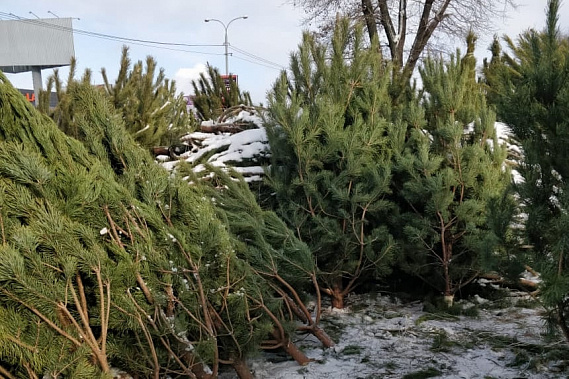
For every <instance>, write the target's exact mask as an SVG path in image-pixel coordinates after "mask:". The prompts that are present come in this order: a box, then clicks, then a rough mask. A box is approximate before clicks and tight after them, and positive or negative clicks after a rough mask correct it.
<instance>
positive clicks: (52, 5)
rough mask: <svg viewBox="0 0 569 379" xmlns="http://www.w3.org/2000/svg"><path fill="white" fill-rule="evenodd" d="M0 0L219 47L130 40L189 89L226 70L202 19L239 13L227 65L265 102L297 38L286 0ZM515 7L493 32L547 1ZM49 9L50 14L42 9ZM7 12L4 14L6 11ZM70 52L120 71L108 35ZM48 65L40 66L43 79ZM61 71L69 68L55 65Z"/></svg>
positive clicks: (87, 25) (122, 30)
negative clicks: (203, 73) (207, 69)
mask: <svg viewBox="0 0 569 379" xmlns="http://www.w3.org/2000/svg"><path fill="white" fill-rule="evenodd" d="M9 3H10V4H6V2H4V4H3V7H2V8H0V11H1V12H5V13H12V14H15V15H17V16H19V17H24V18H35V16H34V15H33V14H30V13H29V12H33V13H34V14H35V15H37V16H38V17H40V18H50V17H55V16H54V15H53V14H55V15H57V16H59V17H76V18H79V20H73V26H74V28H76V29H81V30H85V31H89V32H96V33H104V34H109V35H115V36H120V37H128V38H135V39H141V40H152V41H162V42H176V43H185V44H206V45H217V46H209V47H208V46H194V47H180V48H179V49H183V50H186V51H179V50H168V49H159V48H155V47H150V46H141V45H130V57H131V60H132V61H138V60H144V59H145V58H146V56H147V55H152V56H153V57H154V58H155V59H156V60H157V62H158V65H159V66H160V67H163V68H164V69H165V72H166V76H167V77H168V78H171V79H175V80H176V83H177V87H178V89H180V90H182V91H183V92H185V93H188V92H191V86H190V78H195V77H196V76H197V73H198V72H199V71H200V70H203V68H204V66H205V64H207V63H208V62H209V64H211V65H212V66H214V67H217V68H219V70H220V72H221V73H224V71H225V56H224V47H223V42H224V28H223V26H222V25H221V23H218V22H209V23H205V22H204V19H206V18H215V19H218V20H220V21H222V22H224V23H226V24H227V22H229V21H230V20H232V19H233V18H236V17H239V16H243V15H247V16H248V18H247V19H246V20H243V19H238V20H235V21H234V22H232V23H231V25H230V26H229V28H228V40H229V43H230V45H231V47H232V48H235V49H238V50H231V49H230V53H231V55H230V56H229V71H230V72H231V73H234V74H237V75H238V76H239V85H240V87H241V89H242V90H247V91H250V92H251V94H252V97H253V101H254V102H255V103H259V102H263V103H264V102H265V94H266V92H267V91H268V90H269V89H270V87H271V85H272V83H273V82H274V80H275V79H276V77H277V75H278V73H279V69H280V68H286V67H287V66H288V60H289V55H290V53H291V52H292V51H294V50H295V49H296V47H297V46H298V44H299V43H300V40H301V35H302V30H303V28H304V27H303V26H302V25H301V19H302V16H303V14H302V11H301V10H300V9H298V8H296V9H295V8H294V7H293V6H292V5H290V4H289V3H287V1H286V0H239V1H237V0H200V1H197V0H184V1H183V0H163V1H161V2H156V1H149V0H137V1H134V0H120V1H119V0H90V1H77V0H73V1H72V0H50V1H45V0H39V1H38V0H19V1H17V2H16V1H10V2H9ZM519 3H520V7H519V9H518V10H517V11H512V12H511V15H510V17H509V18H508V19H505V20H502V19H500V20H495V24H496V26H497V32H498V33H499V34H508V35H510V36H516V35H518V34H519V33H520V32H521V31H523V30H525V29H527V28H529V27H534V28H538V29H541V28H542V27H543V25H544V20H545V11H544V9H545V7H546V5H547V0H520V1H519ZM48 11H50V12H52V13H48ZM560 13H561V14H560V26H561V29H562V31H563V32H565V33H568V32H569V9H568V5H566V4H562V7H561V12H560ZM4 19H5V18H4ZM492 34H493V32H492V31H491V32H490V33H489V35H488V36H481V38H480V39H479V44H478V54H477V55H478V56H479V57H482V56H485V55H487V53H486V48H487V46H488V44H489V43H490V41H491V37H492ZM74 43H75V55H76V58H77V61H78V73H79V74H81V73H82V72H83V70H84V69H85V68H86V67H89V68H91V69H92V70H93V79H94V82H95V83H101V82H102V79H101V75H100V69H101V68H102V67H105V68H106V70H107V73H108V75H109V76H110V77H111V80H113V79H114V76H115V75H116V73H118V68H119V63H120V62H119V61H120V53H121V47H122V45H123V44H124V42H117V41H110V40H106V39H100V38H94V37H90V36H85V35H81V34H77V33H76V34H75V36H74ZM51 72H52V71H51V70H44V71H43V78H44V82H45V80H46V79H47V77H48V76H49V75H50V74H51ZM61 73H62V74H63V75H64V77H66V75H67V71H66V70H65V69H61ZM8 78H9V79H10V80H11V81H12V83H13V84H14V85H15V86H16V87H19V88H32V80H31V74H30V73H22V74H11V75H8Z"/></svg>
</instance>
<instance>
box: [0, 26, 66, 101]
mask: <svg viewBox="0 0 569 379" xmlns="http://www.w3.org/2000/svg"><path fill="white" fill-rule="evenodd" d="M74 56H75V49H74V45H73V25H72V19H71V18H41V19H28V18H19V19H17V20H0V70H2V71H3V72H6V73H12V74H17V73H20V72H29V71H31V72H32V80H33V85H34V97H33V98H34V103H35V104H36V105H37V100H38V99H37V97H38V96H39V93H40V91H41V89H42V78H41V70H43V69H48V68H55V67H61V66H69V64H70V63H71V58H73V57H74ZM30 96H31V95H30ZM29 98H31V97H29Z"/></svg>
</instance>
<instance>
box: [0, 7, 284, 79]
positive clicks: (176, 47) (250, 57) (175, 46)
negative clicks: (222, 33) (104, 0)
mask: <svg viewBox="0 0 569 379" xmlns="http://www.w3.org/2000/svg"><path fill="white" fill-rule="evenodd" d="M0 19H6V20H12V21H19V22H23V23H27V24H31V25H36V26H39V27H44V28H50V29H55V30H60V31H63V32H69V33H75V34H79V35H84V36H88V37H93V38H99V39H105V40H110V41H117V42H124V43H128V44H132V45H139V46H146V47H153V48H157V49H163V50H171V51H182V52H187V53H193V54H203V55H225V54H224V53H210V52H203V51H193V50H187V49H181V48H180V47H220V46H225V45H224V44H188V43H178V42H163V41H153V40H144V39H138V38H129V37H120V36H116V35H112V34H104V33H97V32H91V31H87V30H83V29H76V28H73V27H71V28H70V27H67V26H62V25H55V24H51V23H48V22H45V21H42V20H41V19H31V18H24V17H19V16H17V15H15V14H13V13H6V12H0ZM229 48H231V50H233V51H234V52H235V53H237V54H241V55H243V56H244V57H239V56H236V55H233V57H234V58H236V59H240V60H243V61H246V62H249V63H253V64H256V65H259V66H263V67H266V68H270V69H274V70H284V69H285V67H283V66H282V65H280V64H278V63H275V62H272V61H270V60H268V59H265V58H262V57H259V56H257V55H255V54H252V53H249V52H247V51H245V50H243V49H240V48H238V47H236V46H232V45H230V46H229Z"/></svg>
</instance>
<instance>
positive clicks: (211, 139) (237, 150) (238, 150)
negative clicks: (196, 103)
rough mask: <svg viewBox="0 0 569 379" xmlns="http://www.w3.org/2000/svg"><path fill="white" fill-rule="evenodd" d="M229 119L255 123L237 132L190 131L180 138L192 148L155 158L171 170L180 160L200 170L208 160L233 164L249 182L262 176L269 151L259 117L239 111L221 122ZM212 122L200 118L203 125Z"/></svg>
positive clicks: (226, 164) (212, 123) (229, 165)
mask: <svg viewBox="0 0 569 379" xmlns="http://www.w3.org/2000/svg"><path fill="white" fill-rule="evenodd" d="M231 123H236V124H237V123H253V124H254V125H256V126H258V127H255V128H252V129H246V130H243V131H241V132H239V133H204V132H194V133H190V134H187V135H185V136H183V137H182V138H181V141H182V142H183V143H184V144H186V145H188V146H190V147H191V148H189V149H188V150H187V151H186V152H184V153H182V154H180V155H179V156H178V159H177V160H170V157H167V156H158V157H156V160H157V161H158V162H160V164H162V166H163V167H165V168H166V169H167V170H170V171H172V170H175V168H176V166H177V165H178V164H179V163H180V162H181V161H184V162H187V163H189V164H191V165H192V166H193V168H192V169H193V171H194V172H200V171H203V170H204V164H205V163H209V164H211V165H212V166H215V167H220V168H222V169H229V168H234V169H235V170H236V171H238V172H240V173H241V174H242V175H243V176H244V178H245V180H246V181H248V182H252V181H260V180H262V177H263V174H264V171H263V167H262V165H264V164H267V162H268V157H269V156H270V153H269V141H268V138H267V133H266V131H265V128H264V127H262V126H261V125H262V124H261V123H262V119H261V117H259V116H258V115H255V114H252V113H251V112H248V111H241V112H240V113H239V114H238V115H236V116H233V117H231V118H228V119H227V120H225V121H224V124H231ZM214 125H216V123H215V122H214V121H211V120H210V121H204V122H202V126H214Z"/></svg>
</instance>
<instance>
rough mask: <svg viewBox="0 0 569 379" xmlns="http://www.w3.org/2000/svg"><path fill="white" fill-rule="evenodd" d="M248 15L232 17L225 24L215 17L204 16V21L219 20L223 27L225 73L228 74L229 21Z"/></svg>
mask: <svg viewBox="0 0 569 379" xmlns="http://www.w3.org/2000/svg"><path fill="white" fill-rule="evenodd" d="M247 18H248V16H240V17H235V18H234V19H232V20H231V21H229V22H228V23H227V24H225V23H224V22H223V21H221V20H218V19H216V18H206V19H205V20H204V21H205V22H210V21H215V22H219V23H220V24H221V25H222V26H223V28H224V29H225V42H224V43H223V45H224V46H225V75H226V76H229V39H228V38H227V29H229V25H231V23H232V22H233V21H235V20H241V19H243V20H245V19H247Z"/></svg>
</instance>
